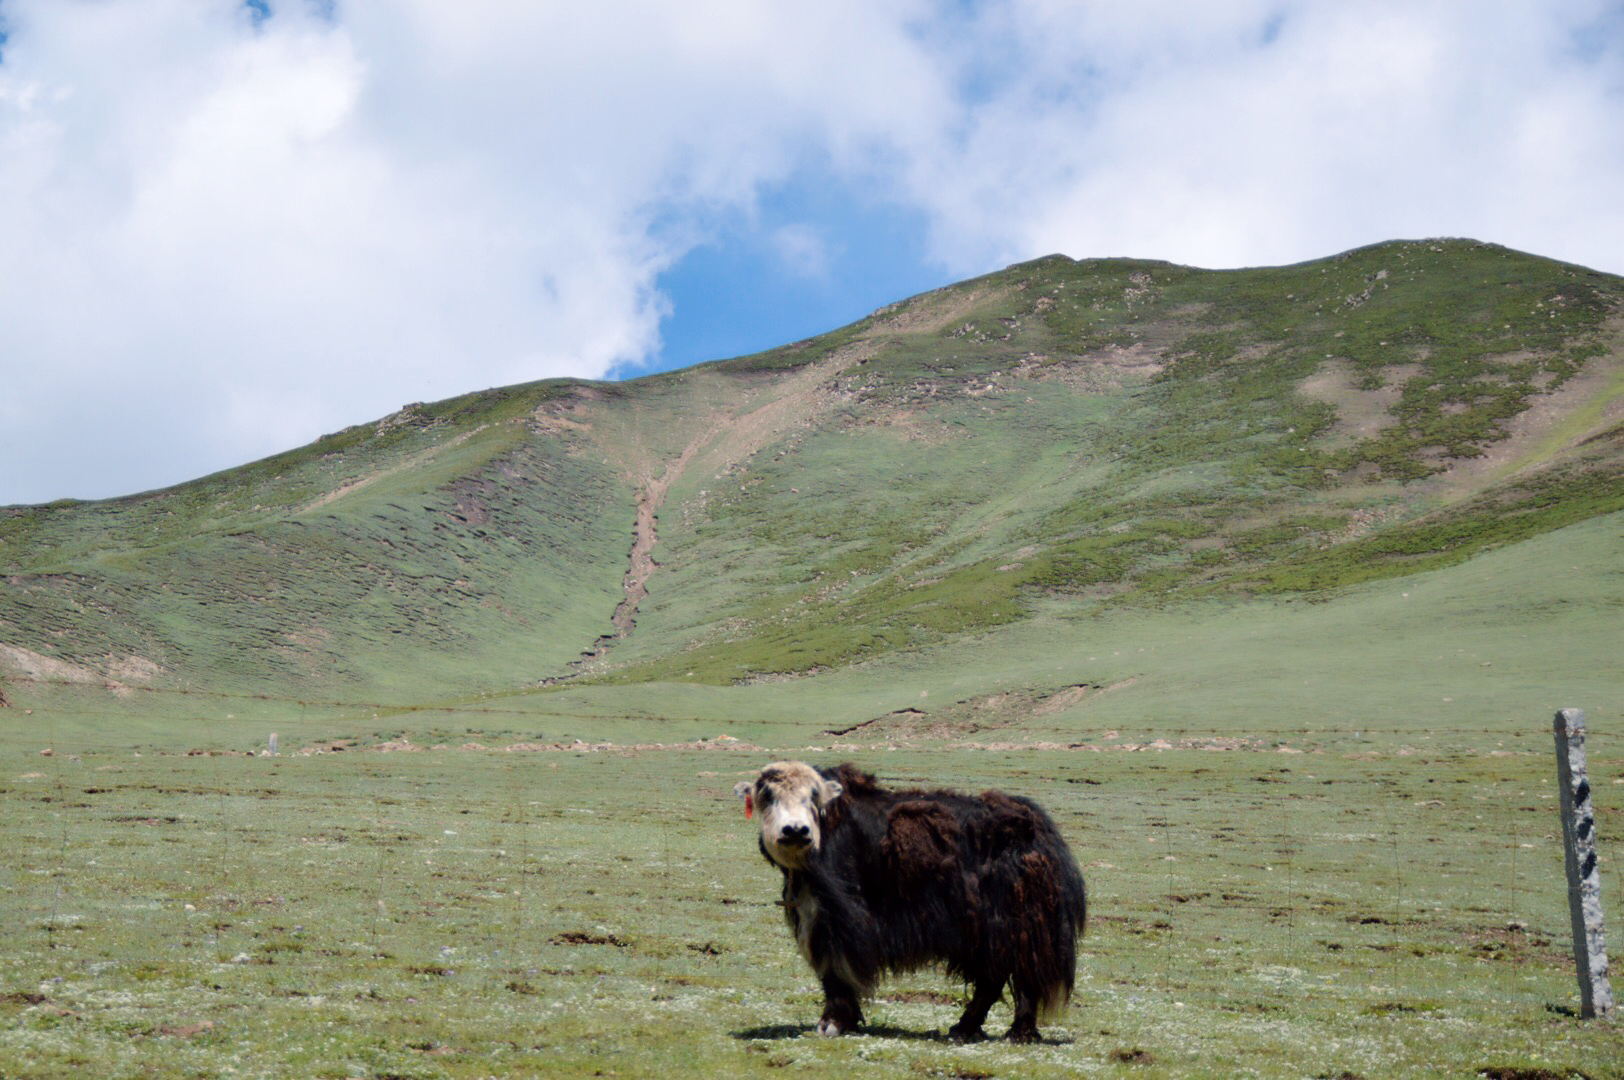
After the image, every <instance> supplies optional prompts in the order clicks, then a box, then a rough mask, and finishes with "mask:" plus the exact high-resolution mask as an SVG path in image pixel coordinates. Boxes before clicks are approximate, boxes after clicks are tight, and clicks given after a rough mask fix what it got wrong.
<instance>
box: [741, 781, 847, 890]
mask: <svg viewBox="0 0 1624 1080" xmlns="http://www.w3.org/2000/svg"><path fill="white" fill-rule="evenodd" d="M840 792H841V787H840V784H839V783H837V782H836V781H834V780H827V779H825V778H824V777H823V775H822V774H821V773H819V772H818V771H817V770H816V769H814V768H813V767H812V766H810V765H807V764H805V763H804V762H800V761H776V762H774V763H773V764H771V765H768V766H766V767H765V768H763V769H762V770H761V772H760V774H758V775H757V776H756V778H755V779H754V780H741V781H739V783H738V785H737V786H736V787H734V789H733V793H734V794H735V795H737V796H738V797H739V798H741V799H743V800H745V810H746V813H749V812H750V811H751V810H754V812H756V813H758V814H759V815H760V819H761V846H762V849H763V850H764V851H766V853H767V857H768V858H769V859H771V860H772V861H773V862H775V863H777V864H778V865H779V866H782V867H783V868H784V869H786V870H800V869H802V868H804V867H805V866H806V860H807V858H808V857H809V856H810V855H811V853H812V852H815V851H817V850H818V846H819V845H820V844H821V843H822V842H823V830H822V827H821V826H822V813H823V808H824V807H826V806H828V805H829V804H830V803H831V802H833V801H834V800H835V799H836V798H838V797H839V796H840Z"/></svg>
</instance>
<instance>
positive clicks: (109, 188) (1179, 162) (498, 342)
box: [0, 0, 1624, 502]
mask: <svg viewBox="0 0 1624 1080" xmlns="http://www.w3.org/2000/svg"><path fill="white" fill-rule="evenodd" d="M273 7H274V14H273V15H272V16H271V17H270V18H267V19H264V20H262V21H258V22H256V20H255V19H254V18H253V17H252V13H251V12H250V11H248V10H247V9H246V8H244V7H242V6H241V5H240V4H239V3H238V2H237V0H211V2H205V0H109V2H104V3H97V4H80V3H71V4H70V3H61V2H60V0H0V18H3V19H4V20H5V29H6V33H7V34H8V37H7V39H6V40H5V42H4V44H3V46H0V54H3V59H0V237H4V238H5V241H4V243H0V326H3V327H4V328H5V333H4V336H3V341H0V502H8V501H18V500H31V499H46V498H51V497H55V496H59V495H85V496H88V495H107V494H115V493H120V492H125V491H131V490H137V489H140V488H144V487H151V486H155V485H158V484H161V483H170V482H175V481H179V480H183V479H186V478H189V477H192V476H195V475H198V474H201V473H203V472H207V471H211V470H213V469H217V468H223V467H226V466H228V465H231V464H235V463H238V462H241V461H243V460H246V459H248V458H250V457H253V456H257V455H260V454H265V453H270V452H272V451H274V450H277V449H282V448H285V447H288V446H292V445H296V444H298V443H300V442H303V441H305V440H307V439H309V438H311V437H313V436H315V435H316V434H319V433H320V432H322V431H325V430H332V429H335V428H337V427H340V426H343V425H346V424H349V423H354V422H358V421H361V420H365V419H368V418H371V417H374V416H378V415H381V414H383V413H385V412H387V411H389V410H392V409H394V408H396V407H398V406H399V405H400V404H401V403H402V402H405V401H409V400H420V399H432V398H436V397H443V396H449V395H453V394H458V393H462V392H465V391H468V390H473V389H479V388H482V387H485V386H492V385H500V384H504V383H511V382H517V381H522V380H527V379H534V378H542V377H547V376H552V375H559V374H566V373H567V374H573V375H580V376H601V375H604V374H605V373H609V372H613V371H615V370H624V369H626V368H628V367H635V365H636V364H637V363H638V362H639V361H641V360H643V359H645V358H646V357H648V356H649V355H651V354H652V353H653V352H654V351H655V349H656V346H657V341H658V332H659V323H660V319H661V318H662V316H663V315H664V314H665V313H666V310H667V305H666V302H665V301H664V300H663V299H662V297H661V296H660V295H659V294H658V292H657V290H656V281H657V278H658V275H659V274H660V273H661V272H662V271H663V270H664V269H665V268H667V267H669V266H671V265H672V264H673V262H674V261H675V260H676V259H678V258H680V256H681V255H682V254H683V253H684V251H685V250H686V249H687V248H688V247H689V246H691V245H693V244H696V243H700V242H703V240H704V239H705V235H706V231H707V229H708V228H711V227H713V226H716V225H717V224H718V223H726V222H744V223H745V225H746V226H754V227H758V228H768V227H770V226H766V225H764V224H763V222H766V221H768V220H770V218H769V216H768V215H762V214H758V213H757V212H756V209H757V208H756V201H757V199H758V198H760V197H761V192H762V191H763V190H764V189H766V188H770V187H771V186H772V185H774V184H777V183H780V182H783V181H785V180H786V179H788V178H790V177H792V176H793V175H794V174H795V173H796V171H797V170H798V169H801V168H803V167H805V166H806V165H807V163H808V162H816V163H817V164H818V167H819V169H820V170H823V171H825V172H827V173H828V174H829V175H831V176H833V177H836V178H838V179H839V181H841V182H844V183H846V184H848V185H849V191H847V192H846V193H845V194H844V195H842V194H841V193H840V192H835V193H832V194H831V198H834V199H838V198H841V197H844V198H848V199H849V200H850V201H852V202H853V203H857V202H862V203H863V204H865V205H868V206H872V205H873V204H874V203H875V202H876V201H879V202H883V201H886V200H890V201H892V202H893V203H895V204H896V205H898V206H899V207H902V208H905V209H906V210H908V211H911V212H916V213H920V212H922V213H923V215H924V216H925V219H926V220H927V221H928V223H929V225H928V227H929V229H930V241H931V250H932V252H933V254H934V257H935V258H936V259H937V260H939V262H940V264H941V265H942V266H943V267H945V268H947V269H949V270H951V271H954V272H958V273H963V274H966V275H967V274H970V273H975V272H980V271H982V270H985V269H988V268H990V267H992V266H995V265H998V264H1001V263H1003V262H1008V261H1012V260H1014V259H1019V258H1027V257H1031V256H1034V255H1038V254H1043V253H1046V252H1050V251H1057V250H1058V251H1064V252H1066V253H1068V254H1072V255H1075V256H1080V257H1081V256H1089V255H1103V254H1121V255H1137V256H1144V257H1150V258H1166V259H1173V260H1177V261H1181V262H1188V263H1194V264H1197V265H1207V266H1234V265H1245V264H1256V263H1279V262H1291V261H1296V260H1300V259H1306V258H1311V257H1314V256H1318V255H1323V254H1328V253H1330V252H1334V251H1337V250H1341V249H1344V248H1347V247H1351V246H1354V245H1357V244H1363V243H1369V242H1373V241H1376V240H1381V239H1386V238H1390V237H1394V236H1405V235H1412V236H1413V235H1437V234H1461V235H1474V236H1478V237H1480V238H1482V239H1487V240H1494V241H1497V242H1501V243H1507V244H1511V245H1513V246H1517V247H1522V248H1525V249H1528V250H1532V251H1537V252H1539V253H1541V254H1548V255H1553V256H1556V257H1559V258H1566V259H1571V260H1574V261H1578V262H1585V263H1589V264H1592V265H1597V266H1600V267H1601V268H1603V269H1611V270H1615V271H1617V270H1624V264H1621V262H1620V257H1619V255H1618V254H1617V253H1618V252H1619V251H1621V250H1624V204H1621V203H1620V201H1619V200H1618V198H1617V194H1616V193H1617V191H1618V190H1619V189H1620V186H1621V183H1624V145H1621V144H1620V142H1619V140H1617V139H1616V138H1615V137H1613V136H1614V133H1616V132H1618V131H1620V130H1624V76H1621V74H1620V73H1621V72H1624V64H1621V60H1624V52H1621V49H1620V40H1621V36H1624V19H1620V18H1618V17H1617V16H1616V13H1615V14H1614V15H1609V12H1610V11H1612V10H1613V9H1612V8H1611V7H1609V5H1608V4H1606V3H1604V2H1603V0H1569V2H1565V3H1562V4H1554V5H1553V4H1550V3H1548V0H1497V2H1492V3H1491V2H1485V3H1482V4H1459V3H1453V2H1447V0H1402V2H1400V0H1368V2H1362V3H1345V2H1340V0H1338V2H1332V0H1239V2H1237V3H1233V4H1179V5H1126V4H1121V3H1109V4H1107V3H1103V2H1083V3H1079V2H1076V0H997V2H987V3H981V4H968V5H967V4H961V3H949V2H945V0H943V2H932V0H889V2H885V0H825V2H822V3H818V4H780V3H774V2H761V0H695V2H694V3H690V4H684V5H673V4H669V3H658V2H655V0H626V2H622V3H617V4H614V5H609V6H604V5H599V6H592V5H583V4H571V5H564V4H513V3H507V2H498V0H456V2H454V3H453V2H451V0H342V2H340V3H338V4H336V5H331V7H330V13H328V14H324V13H323V11H322V8H323V7H324V5H322V4H319V3H317V2H316V0H281V2H278V3H274V4H273ZM831 220H833V219H829V220H825V219H823V218H820V219H819V223H818V225H817V227H816V228H813V227H811V226H789V227H782V228H781V229H780V231H778V232H777V233H775V234H772V235H766V236H763V238H762V239H763V241H764V243H765V244H766V245H768V247H769V249H771V250H774V251H775V252H776V253H777V254H778V255H779V257H780V262H781V264H782V266H783V268H784V272H785V273H787V274H803V275H812V276H816V275H817V274H819V273H825V272H827V268H828V266H829V261H828V259H829V253H830V252H831V251H840V250H843V249H845V248H846V247H848V246H849V244H848V243H847V242H846V240H845V239H843V237H842V236H841V235H839V233H838V231H831V228H832V227H831V224H830V221H831Z"/></svg>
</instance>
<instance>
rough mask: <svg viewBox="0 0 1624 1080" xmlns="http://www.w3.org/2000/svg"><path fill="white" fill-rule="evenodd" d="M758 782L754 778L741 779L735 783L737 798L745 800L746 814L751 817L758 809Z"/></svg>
mask: <svg viewBox="0 0 1624 1080" xmlns="http://www.w3.org/2000/svg"><path fill="white" fill-rule="evenodd" d="M755 793H756V782H755V781H754V780H740V781H739V782H738V783H737V784H734V785H733V795H734V797H735V798H739V799H743V800H744V816H745V817H747V818H748V817H749V816H750V815H751V814H753V813H755V811H756V799H755Z"/></svg>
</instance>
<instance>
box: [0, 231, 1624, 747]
mask: <svg viewBox="0 0 1624 1080" xmlns="http://www.w3.org/2000/svg"><path fill="white" fill-rule="evenodd" d="M1621 301H1624V279H1620V278H1618V277H1614V276H1611V275H1607V274H1602V273H1599V272H1596V271H1592V270H1587V269H1585V268H1582V267H1578V266H1572V265H1567V264H1563V263H1559V262H1554V261H1551V260H1548V259H1543V258H1538V257H1535V256H1531V255H1526V254H1522V253H1519V252H1515V251H1511V250H1508V249H1505V248H1502V247H1497V246H1494V245H1490V244H1483V243H1478V242H1475V241H1470V240H1454V239H1451V240H1424V241H1403V242H1391V243H1383V244H1378V245H1375V246H1372V247H1367V248H1361V249H1358V250H1355V251H1350V252H1347V253H1344V254H1341V255H1338V256H1335V257H1333V258H1329V259H1323V260H1318V261H1314V262H1309V263H1303V264H1300V265H1296V266H1288V267H1272V268H1260V269H1246V270H1226V271H1211V270H1200V269H1194V268H1190V267H1184V266H1176V265H1172V264H1168V263H1161V262H1151V261H1139V260H1130V259H1092V260H1084V261H1073V260H1071V259H1069V258H1065V257H1063V256H1050V257H1047V258H1043V259H1038V260H1036V261H1033V262H1029V263H1022V264H1019V265H1016V266H1011V267H1009V268H1007V269H1005V270H1002V271H999V272H997V273H993V274H989V275H987V276H985V277H981V278H977V279H974V280H971V281H967V282H964V283H962V284H959V285H954V286H950V287H948V288H944V289H940V290H937V291H935V292H931V293H927V294H924V295H922V296H917V297H914V298H912V299H910V300H906V301H903V302H900V303H897V304H894V305H891V306H890V307H887V308H884V309H882V310H880V311H878V312H875V313H874V314H873V315H871V316H869V317H868V318H866V319H863V320H861V321H860V322H857V323H855V324H853V325H851V326H848V327H844V328H842V329H839V330H836V331H833V332H831V333H829V334H826V335H824V336H822V337H817V338H813V339H809V340H806V341H801V342H796V343H794V344H791V345H786V346H784V347H782V348H778V349H774V350H772V351H769V352H766V353H762V354H758V355H754V356H747V357H741V358H737V359H732V360H725V361H720V362H716V363H710V364H704V365H700V366H698V367H694V368H690V369H687V370H684V371H679V372H675V373H670V374H663V375H656V376H650V377H647V378H642V379H637V380H633V381H628V382H622V383H589V382H583V381H574V380H554V381H546V382H538V383H532V384H527V385H522V386H514V387H508V388H504V389H500V390H492V391H487V392H484V393H479V394H470V395H467V396H464V397H460V398H455V399H451V400H448V401H442V402H436V403H431V404H413V405H407V406H405V407H403V408H402V409H401V410H400V411H399V412H396V413H394V414H392V415H390V416H388V417H385V418H383V419H382V420H380V421H378V422H376V423H372V424H366V425H361V426H357V427H353V428H349V429H346V430H344V431H341V432H338V433H336V434H333V435H329V436H327V437H325V438H322V439H320V440H318V441H317V442H315V443H313V444H311V445H310V446H307V447H304V448H301V449H298V450H294V451H291V452H289V453H286V454H282V455H279V456H276V457H273V458H269V459H266V460H264V461H260V462H256V463H254V464H251V465H247V466H244V467H242V468H239V469H234V470H230V471H227V472H223V473H219V474H216V475H214V476H209V477H205V478H203V479H200V480H197V481H194V482H192V483H188V484H184V485H181V486H178V487H175V488H170V489H166V490H162V491H156V492H150V493H146V494H141V495H135V496H131V497H128V498H122V499H115V500H108V501H101V502H91V503H78V502H67V503H58V504H51V505H47V506H24V507H9V508H4V509H0V694H3V695H4V699H3V700H8V701H9V703H10V704H11V705H12V706H14V707H15V706H22V705H29V704H39V703H50V702H53V701H55V702H60V701H64V700H74V701H80V702H93V701H101V702H105V703H107V704H108V705H112V704H113V703H119V706H120V707H123V705H129V707H132V708H134V707H137V706H139V705H141V704H142V703H144V702H150V701H154V700H158V701H162V702H164V703H165V705H166V707H168V708H174V703H175V702H176V701H184V700H186V698H185V697H184V695H187V694H194V695H200V696H201V697H209V696H220V697H233V696H235V697H237V698H241V699H243V700H249V701H251V700H254V699H263V700H267V701H278V702H284V703H285V702H293V701H299V702H304V701H310V702H323V701H325V702H356V701H372V702H384V703H396V704H405V703H412V702H429V701H451V700H468V699H471V698H473V697H474V696H476V695H481V694H518V693H526V692H530V691H536V692H553V691H557V690H558V689H559V688H565V689H574V688H585V687H593V686H597V687H606V686H628V685H645V686H646V685H667V684H670V685H678V684H689V685H702V686H721V687H728V686H740V685H750V684H759V683H762V682H767V681H772V680H782V679H789V678H793V677H804V676H807V675H816V674H818V673H829V672H837V671H842V670H849V669H852V668H853V666H854V665H865V664H874V663H876V662H879V661H882V660H889V661H893V662H894V661H895V660H896V658H898V657H909V656H915V657H927V656H934V655H940V656H947V655H949V654H952V655H954V656H958V655H960V654H959V653H955V652H953V650H955V649H962V648H963V647H965V645H966V643H972V642H974V641H976V640H977V638H978V635H988V634H1006V635H1007V634H1010V633H1016V634H1018V633H1020V632H1022V629H1021V628H1023V627H1025V628H1028V629H1030V628H1033V627H1037V626H1039V625H1040V624H1041V625H1045V626H1047V625H1053V622H1052V621H1053V620H1056V619H1062V620H1068V621H1069V624H1076V623H1077V622H1078V620H1083V621H1085V622H1086V621H1087V620H1094V622H1095V624H1096V625H1105V624H1107V623H1109V624H1110V625H1113V626H1116V625H1127V623H1124V622H1122V620H1128V621H1129V622H1132V623H1133V625H1136V626H1143V625H1145V623H1144V620H1147V619H1150V620H1153V619H1156V618H1158V617H1166V618H1170V619H1171V618H1186V617H1190V616H1191V613H1193V612H1206V613H1208V614H1211V615H1212V616H1213V617H1218V616H1219V615H1223V616H1225V617H1235V618H1252V617H1253V615H1255V614H1256V612H1258V611H1260V610H1263V609H1262V608H1260V607H1259V605H1265V606H1268V609H1269V610H1287V609H1292V610H1295V608H1294V605H1299V604H1300V603H1301V602H1304V601H1308V602H1312V603H1320V602H1327V603H1330V602H1342V601H1343V600H1347V598H1350V597H1352V598H1355V599H1356V598H1357V597H1358V596H1363V595H1365V594H1363V593H1360V592H1359V590H1360V589H1361V588H1368V587H1369V584H1368V583H1372V582H1380V581H1383V580H1386V579H1391V578H1396V577H1408V576H1413V575H1426V574H1436V573H1439V572H1443V571H1446V570H1447V569H1448V568H1450V567H1458V566H1460V565H1462V564H1464V563H1465V562H1466V561H1467V560H1480V559H1481V558H1484V557H1487V553H1489V552H1491V551H1497V549H1499V550H1498V554H1497V555H1496V557H1497V558H1499V559H1500V560H1501V561H1500V562H1498V563H1495V564H1494V565H1496V566H1497V567H1500V569H1499V570H1497V573H1502V574H1509V575H1511V576H1512V577H1516V576H1517V575H1518V574H1520V573H1522V569H1526V568H1527V566H1529V565H1537V563H1535V564H1530V563H1529V562H1528V560H1540V559H1545V558H1549V557H1551V554H1550V553H1551V550H1553V549H1550V548H1549V547H1548V546H1547V547H1544V548H1542V547H1540V546H1539V545H1540V542H1541V540H1542V538H1546V537H1548V536H1550V535H1552V534H1555V533H1557V532H1558V531H1561V530H1567V529H1569V528H1570V527H1577V526H1580V525H1581V524H1582V523H1586V522H1594V521H1596V520H1610V521H1611V522H1614V523H1616V522H1617V520H1618V519H1617V518H1611V519H1608V518H1607V515H1616V514H1618V513H1619V512H1620V511H1621V510H1624V469H1621V467H1620V465H1621V458H1624V316H1621ZM1585 535H1587V536H1591V540H1590V541H1587V543H1591V544H1592V545H1595V544H1600V545H1602V546H1601V548H1600V549H1597V548H1595V547H1594V546H1592V547H1590V548H1587V549H1586V550H1590V551H1592V552H1594V551H1596V550H1602V551H1607V550H1612V551H1614V552H1616V543H1615V542H1616V537H1617V529H1616V528H1609V529H1608V530H1606V531H1604V532H1602V533H1597V534H1594V535H1592V534H1590V533H1587V534H1585ZM1518 552H1523V553H1525V554H1521V555H1519V554H1517V553H1518ZM1577 557H1578V556H1575V558H1577ZM1608 562H1609V560H1608V559H1606V558H1601V559H1599V560H1598V561H1597V562H1596V564H1595V565H1598V566H1602V567H1605V566H1606V565H1608ZM1485 565H1486V564H1485ZM1519 568H1522V569H1519ZM1603 572H1605V571H1603ZM1519 580H1521V578H1519ZM1529 580H1531V581H1532V580H1534V579H1533V578H1530V579H1529ZM1532 587H1533V586H1530V588H1532ZM1606 590H1611V591H1607V592H1606V595H1608V596H1614V595H1615V594H1616V591H1617V590H1616V583H1609V584H1607V585H1606ZM1542 595H1543V594H1542ZM1348 602H1349V603H1352V602H1354V601H1353V600H1348ZM1551 602H1552V603H1555V601H1554V600H1553V601H1551ZM1608 603H1616V601H1608ZM1282 605H1284V606H1282ZM1343 610H1348V609H1343ZM1247 613H1251V614H1247ZM1044 620H1050V622H1047V623H1045V622H1044ZM1101 620H1103V621H1104V622H1101ZM1112 620H1115V622H1113V621H1112ZM1011 640H1013V639H1011ZM960 662H961V661H960V660H955V661H953V663H955V664H957V663H960ZM1053 690H1055V688H1054V687H1050V688H1048V689H1047V690H1045V692H1046V693H1047V692H1049V691H1053ZM1079 692H1081V691H1079ZM109 694H111V697H109V696H108V695H109ZM182 711H184V710H182ZM198 712H199V714H200V715H205V714H208V715H212V713H213V712H214V707H213V706H212V705H210V706H209V707H208V708H206V709H205V708H204V707H203V706H202V705H201V704H200V705H199V706H198Z"/></svg>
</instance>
